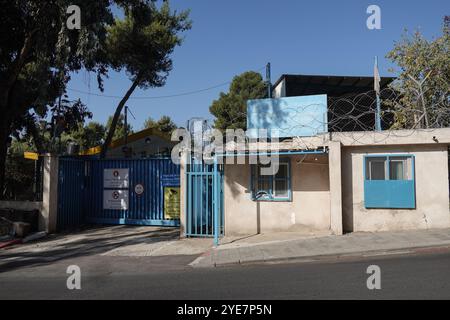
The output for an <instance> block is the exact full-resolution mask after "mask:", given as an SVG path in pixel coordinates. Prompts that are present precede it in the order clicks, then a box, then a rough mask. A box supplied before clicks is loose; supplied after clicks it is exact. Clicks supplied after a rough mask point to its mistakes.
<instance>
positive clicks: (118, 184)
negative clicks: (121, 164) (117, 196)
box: [103, 168, 129, 188]
mask: <svg viewBox="0 0 450 320" xmlns="http://www.w3.org/2000/svg"><path fill="white" fill-rule="evenodd" d="M128 185H129V182H128V168H127V169H104V170H103V188H128Z"/></svg>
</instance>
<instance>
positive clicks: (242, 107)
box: [209, 71, 267, 130]
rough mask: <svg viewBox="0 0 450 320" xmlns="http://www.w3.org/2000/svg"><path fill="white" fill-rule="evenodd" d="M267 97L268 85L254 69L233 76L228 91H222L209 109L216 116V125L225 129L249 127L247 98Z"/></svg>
mask: <svg viewBox="0 0 450 320" xmlns="http://www.w3.org/2000/svg"><path fill="white" fill-rule="evenodd" d="M266 97H267V85H266V83H265V82H264V81H263V78H262V76H261V75H260V74H259V73H257V72H253V71H248V72H244V73H242V74H240V75H238V76H236V77H234V78H233V81H232V82H231V85H230V89H229V92H228V93H224V92H221V93H220V97H219V99H217V100H214V101H213V103H212V104H211V106H210V107H209V111H210V112H211V114H213V115H214V116H215V118H216V119H215V121H214V127H215V128H217V129H220V130H224V129H238V128H240V129H246V128H247V100H249V99H262V98H266Z"/></svg>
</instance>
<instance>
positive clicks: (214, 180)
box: [186, 158, 224, 237]
mask: <svg viewBox="0 0 450 320" xmlns="http://www.w3.org/2000/svg"><path fill="white" fill-rule="evenodd" d="M186 190H187V192H186V236H192V237H212V236H217V235H223V231H224V214H223V165H217V164H216V165H213V164H205V163H204V162H199V161H196V160H195V159H194V158H192V159H191V161H190V163H189V164H187V166H186ZM215 228H216V230H217V234H215V233H214V229H215Z"/></svg>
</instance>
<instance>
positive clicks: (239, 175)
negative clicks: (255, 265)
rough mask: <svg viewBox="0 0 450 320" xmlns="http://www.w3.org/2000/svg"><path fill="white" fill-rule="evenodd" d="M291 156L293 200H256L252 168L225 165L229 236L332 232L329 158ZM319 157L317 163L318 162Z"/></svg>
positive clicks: (226, 212) (226, 222)
mask: <svg viewBox="0 0 450 320" xmlns="http://www.w3.org/2000/svg"><path fill="white" fill-rule="evenodd" d="M303 158H304V156H301V155H299V156H291V183H292V192H293V193H292V201H288V202H284V201H283V202H269V201H253V200H252V199H251V192H250V189H249V188H250V165H249V164H248V161H246V163H247V164H227V165H225V183H224V202H225V204H224V210H225V234H226V235H235V234H256V233H258V232H271V231H288V230H296V229H297V228H303V227H305V226H306V227H307V228H311V229H317V230H329V229H330V192H329V172H328V156H327V155H321V156H308V157H306V158H305V159H304V160H303V163H302V164H298V163H297V162H298V161H301V160H302V159H303ZM316 158H317V160H315V159H316Z"/></svg>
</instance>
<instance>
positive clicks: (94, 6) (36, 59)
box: [0, 0, 134, 185]
mask: <svg viewBox="0 0 450 320" xmlns="http://www.w3.org/2000/svg"><path fill="white" fill-rule="evenodd" d="M117 2H118V3H123V2H134V1H132V0H129V1H125V0H124V1H117ZM71 4H76V5H79V6H80V8H81V14H82V16H81V21H82V28H81V29H79V30H77V29H74V30H68V29H67V26H66V20H67V18H68V14H67V13H66V10H67V8H68V6H69V5H71ZM110 5H111V4H110V1H108V0H99V1H83V0H78V1H69V0H52V1H39V0H21V1H1V5H0V7H1V8H2V15H1V19H0V32H1V36H0V48H1V50H0V114H1V116H0V185H3V184H4V174H5V159H6V154H7V145H8V143H7V142H8V139H9V136H10V135H11V133H12V132H13V131H15V130H18V131H20V130H22V129H23V128H21V127H20V123H21V121H20V119H21V118H25V117H28V116H29V114H38V115H39V116H41V117H44V115H45V114H46V113H47V111H48V109H49V108H50V107H51V106H52V105H53V104H54V102H55V101H56V100H57V98H58V97H60V96H61V95H62V94H63V93H64V90H65V86H66V84H67V82H68V81H69V79H70V73H71V72H72V71H76V70H80V69H82V68H85V69H86V70H89V71H93V72H95V73H97V75H98V79H99V80H101V76H102V75H104V74H105V73H106V60H105V58H106V55H105V51H104V45H103V43H104V41H105V39H106V27H107V26H108V25H109V24H111V23H112V22H113V15H112V13H111V10H110ZM99 85H100V86H101V81H99ZM30 111H32V112H31V113H30ZM18 124H19V127H17V126H16V125H18Z"/></svg>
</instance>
